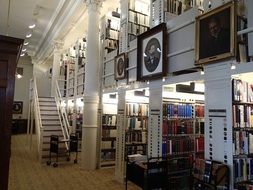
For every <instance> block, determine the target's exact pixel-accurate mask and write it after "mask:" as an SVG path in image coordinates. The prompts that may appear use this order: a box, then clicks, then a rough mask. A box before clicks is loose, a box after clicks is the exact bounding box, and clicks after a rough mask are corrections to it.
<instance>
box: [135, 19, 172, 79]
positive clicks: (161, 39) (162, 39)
mask: <svg viewBox="0 0 253 190" xmlns="http://www.w3.org/2000/svg"><path fill="white" fill-rule="evenodd" d="M166 32H167V29H166V23H162V24H160V25H158V26H156V27H154V28H151V29H150V30H148V31H147V32H144V33H142V34H140V35H139V36H138V37H137V80H138V81H145V80H150V79H155V78H156V79H157V78H162V77H164V76H166V75H167V73H168V63H167V52H166V51H167V44H168V41H167V37H166Z"/></svg>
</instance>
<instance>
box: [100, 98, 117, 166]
mask: <svg viewBox="0 0 253 190" xmlns="http://www.w3.org/2000/svg"><path fill="white" fill-rule="evenodd" d="M102 101H103V114H102V124H101V144H100V147H101V148H100V150H101V151H100V167H109V166H115V153H116V137H117V127H116V123H117V94H116V93H112V94H104V95H103V100H102Z"/></svg>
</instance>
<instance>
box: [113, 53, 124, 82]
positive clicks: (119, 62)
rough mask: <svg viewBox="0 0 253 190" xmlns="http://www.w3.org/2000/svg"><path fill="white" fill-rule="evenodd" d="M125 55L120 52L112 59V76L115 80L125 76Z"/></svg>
mask: <svg viewBox="0 0 253 190" xmlns="http://www.w3.org/2000/svg"><path fill="white" fill-rule="evenodd" d="M126 67H127V61H126V55H125V53H122V54H120V55H118V56H116V57H115V59H114V78H115V80H118V79H124V78H126Z"/></svg>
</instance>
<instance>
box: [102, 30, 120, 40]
mask: <svg viewBox="0 0 253 190" xmlns="http://www.w3.org/2000/svg"><path fill="white" fill-rule="evenodd" d="M105 38H110V39H113V40H118V39H119V32H118V31H115V30H110V29H108V30H107V32H106V36H105Z"/></svg>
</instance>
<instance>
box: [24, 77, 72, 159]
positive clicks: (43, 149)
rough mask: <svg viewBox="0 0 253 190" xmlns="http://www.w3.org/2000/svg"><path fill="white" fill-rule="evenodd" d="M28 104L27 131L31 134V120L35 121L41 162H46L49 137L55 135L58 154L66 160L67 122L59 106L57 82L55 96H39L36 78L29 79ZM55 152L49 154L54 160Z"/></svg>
mask: <svg viewBox="0 0 253 190" xmlns="http://www.w3.org/2000/svg"><path fill="white" fill-rule="evenodd" d="M29 97H30V104H29V112H28V113H29V117H28V118H29V119H28V129H29V130H28V131H29V132H30V135H32V131H33V130H32V127H33V121H35V133H36V138H37V144H38V155H39V160H40V161H41V163H46V162H47V161H48V160H49V158H50V156H49V155H50V137H51V135H57V136H58V137H59V146H58V152H60V154H58V157H59V161H61V158H62V159H64V160H66V156H67V152H68V151H67V150H68V149H69V147H68V143H67V142H66V141H68V140H69V123H68V119H67V114H66V111H65V108H64V107H62V106H61V103H62V98H61V94H60V90H59V86H58V83H56V88H55V97H39V96H38V91H37V85H36V79H35V78H33V79H31V84H30V96H29ZM54 157H56V153H55V152H53V153H52V154H51V158H52V159H53V160H52V161H54V160H55V159H54Z"/></svg>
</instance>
